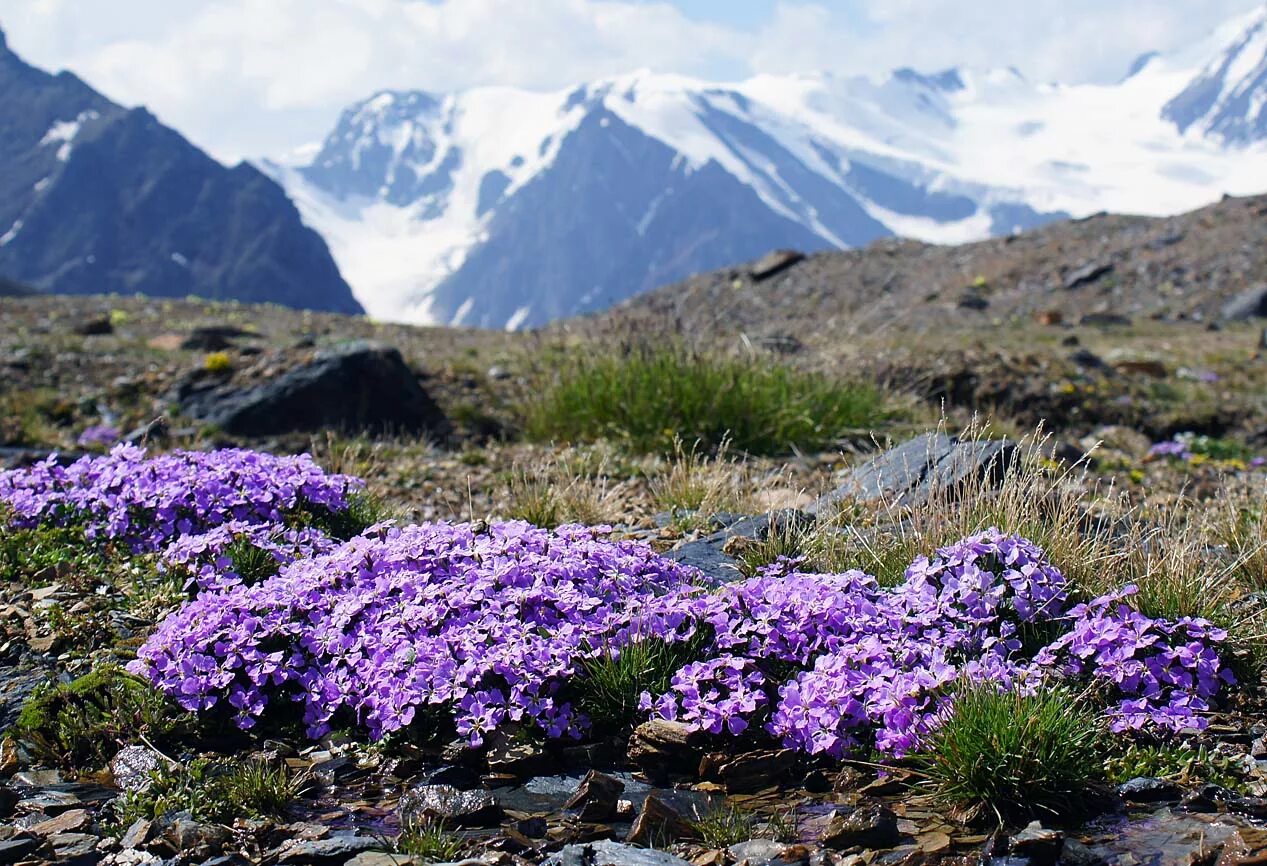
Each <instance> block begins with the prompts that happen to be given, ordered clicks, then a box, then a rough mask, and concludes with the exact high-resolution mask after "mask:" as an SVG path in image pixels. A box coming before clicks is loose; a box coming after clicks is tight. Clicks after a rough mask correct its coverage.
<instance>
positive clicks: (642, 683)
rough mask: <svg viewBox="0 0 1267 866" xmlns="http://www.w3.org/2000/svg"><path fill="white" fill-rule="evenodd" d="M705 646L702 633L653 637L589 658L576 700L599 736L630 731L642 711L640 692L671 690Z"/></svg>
mask: <svg viewBox="0 0 1267 866" xmlns="http://www.w3.org/2000/svg"><path fill="white" fill-rule="evenodd" d="M702 644H703V640H702V637H701V638H698V639H696V640H691V641H687V642H685V643H675V644H671V643H667V642H665V641H663V640H660V639H658V638H652V639H645V640H639V641H636V642H634V643H631V644H628V645H627V646H624V647H622V648H621V649H620V651H619V652H612V651H607V652H604V653H601V654H599V655H597V656H595V657H594V658H590V659H585V660H583V661H582V662H581V669H582V673H583V676H581V677H578V678H577V679H576V680H574V681H573V683H572V687H573V688H574V689H575V697H574V702H575V704H576V706H577V708H578V709H579V710H580V711H581V712H583V713H585V715H587V716H589V719H590V722H591V724H592V725H593V731H594V733H595V734H596V735H598V736H604V735H618V734H623V733H627V732H628V731H630V730H632V729H633V727H634V725H636V724H637V723H638V721H640V720H641V719H642V717H643V715H644V714H643V713H642V712H640V711H639V710H638V698H639V697H640V696H641V695H642V693H643V692H644V691H646V692H650V693H651V694H652V695H653V696H658V695H661V694H664V693H665V692H667V691H668V690H669V683H670V680H671V679H672V677H673V674H674V673H676V672H677V671H678V670H679V669H680V668H682V666H683V665H686V664H688V663H690V662H692V661H695V660H696V659H698V658H699V657H700V654H701V649H702Z"/></svg>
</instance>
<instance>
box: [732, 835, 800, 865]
mask: <svg viewBox="0 0 1267 866" xmlns="http://www.w3.org/2000/svg"><path fill="white" fill-rule="evenodd" d="M786 847H787V846H786V845H784V844H783V843H782V842H775V841H774V840H773V839H750V840H748V841H747V842H740V843H739V844H737V845H731V846H730V847H729V848H727V849H726V853H727V854H729V855H730V858H731V859H732V860H734V861H735V862H736V863H743V862H748V863H763V862H765V861H767V860H777V859H778V858H779V857H780V856H781V855H782V854H783V849H784V848H786Z"/></svg>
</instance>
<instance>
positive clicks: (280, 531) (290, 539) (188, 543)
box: [159, 520, 338, 590]
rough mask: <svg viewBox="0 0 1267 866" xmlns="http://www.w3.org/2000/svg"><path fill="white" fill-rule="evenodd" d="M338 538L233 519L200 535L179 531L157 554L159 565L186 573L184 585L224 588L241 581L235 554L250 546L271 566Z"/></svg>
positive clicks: (330, 545) (319, 550) (328, 546)
mask: <svg viewBox="0 0 1267 866" xmlns="http://www.w3.org/2000/svg"><path fill="white" fill-rule="evenodd" d="M337 545H338V542H337V541H335V540H334V539H332V538H331V537H330V536H328V535H326V534H325V533H324V532H322V531H321V530H319V529H314V528H312V527H302V528H299V529H291V528H290V527H287V526H284V525H282V524H277V523H247V522H245V521H242V520H234V521H231V522H229V523H225V524H221V525H220V526H217V527H215V528H214V529H210V530H208V531H206V532H204V533H201V534H199V535H180V536H177V538H176V540H175V541H173V542H172V543H171V544H169V545H167V548H166V549H165V550H164V551H163V552H162V554H161V555H160V556H159V568H160V569H161V570H163V571H165V572H167V573H175V574H184V575H186V576H187V577H188V580H187V581H186V583H185V588H186V589H189V588H190V587H195V586H196V587H197V588H198V589H199V590H208V589H216V590H223V589H229V588H230V587H233V586H236V585H237V584H239V583H241V582H242V575H241V574H239V573H238V572H239V569H240V568H241V565H240V564H239V563H237V562H235V561H234V554H235V553H239V552H241V551H243V550H244V549H247V548H249V549H250V550H252V551H255V552H257V553H259V554H263V555H264V556H266V557H268V559H269V560H270V561H271V562H272V563H273V565H274V569H275V570H276V569H279V568H280V567H281V566H283V565H289V564H290V563H292V562H294V561H295V560H297V559H308V558H311V557H313V556H317V555H319V554H323V553H329V552H330V551H331V550H333V549H334V548H335V547H336V546H337Z"/></svg>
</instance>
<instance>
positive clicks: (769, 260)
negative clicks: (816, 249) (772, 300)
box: [748, 250, 805, 283]
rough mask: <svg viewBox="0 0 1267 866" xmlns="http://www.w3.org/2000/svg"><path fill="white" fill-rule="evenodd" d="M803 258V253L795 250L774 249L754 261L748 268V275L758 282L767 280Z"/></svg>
mask: <svg viewBox="0 0 1267 866" xmlns="http://www.w3.org/2000/svg"><path fill="white" fill-rule="evenodd" d="M804 260H805V254H804V253H800V252H797V251H796V250H775V251H774V252H771V253H767V254H766V255H765V256H763V257H761V258H760V259H758V260H757V261H755V262H754V263H753V264H752V267H751V268H749V269H748V276H750V277H752V278H753V279H754V280H756V281H757V282H758V283H759V282H761V281H762V280H768V279H770V277H773V276H777V275H778V274H781V273H783V272H784V271H786V270H787V269H788V268H790V267H792V266H793V265H796V264H799V263H800V262H803V261H804Z"/></svg>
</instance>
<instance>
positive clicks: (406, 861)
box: [344, 851, 418, 866]
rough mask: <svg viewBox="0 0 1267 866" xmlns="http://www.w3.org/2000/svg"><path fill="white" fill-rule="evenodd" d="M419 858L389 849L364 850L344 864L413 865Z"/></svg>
mask: <svg viewBox="0 0 1267 866" xmlns="http://www.w3.org/2000/svg"><path fill="white" fill-rule="evenodd" d="M417 862H418V860H417V859H415V858H413V857H410V856H409V855H408V854H395V853H389V852H387V851H362V852H361V853H360V854H357V855H356V856H355V857H353V858H352V859H351V860H349V861H347V863H345V864H344V866H411V864H413V863H417Z"/></svg>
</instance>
